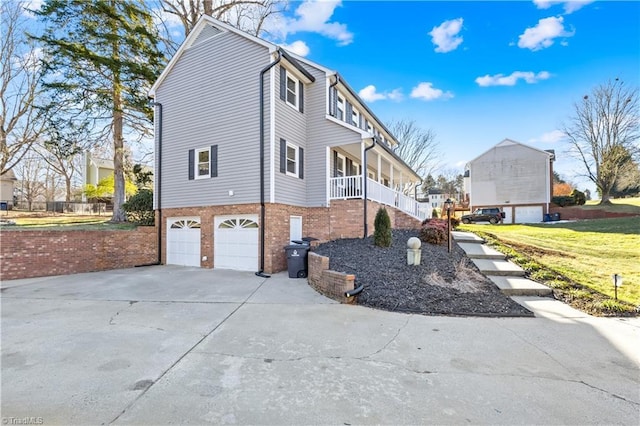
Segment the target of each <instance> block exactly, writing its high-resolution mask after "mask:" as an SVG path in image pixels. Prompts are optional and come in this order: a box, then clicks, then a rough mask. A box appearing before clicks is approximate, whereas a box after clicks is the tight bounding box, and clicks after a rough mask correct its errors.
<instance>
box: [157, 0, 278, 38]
mask: <svg viewBox="0 0 640 426" xmlns="http://www.w3.org/2000/svg"><path fill="white" fill-rule="evenodd" d="M286 4H287V2H286V1H283V0H190V1H189V2H186V1H183V0H162V10H163V11H165V12H166V13H170V14H172V15H175V16H177V17H178V18H179V19H180V22H182V25H183V26H184V35H185V36H187V35H189V33H190V32H191V30H192V29H193V27H194V26H195V24H196V22H198V19H200V17H201V16H202V15H209V16H212V17H214V18H216V19H219V20H221V21H223V22H226V23H228V24H230V25H232V26H234V27H236V28H239V29H241V30H243V31H246V32H248V33H249V34H253V35H256V36H257V35H259V34H260V32H261V31H262V29H263V26H264V23H265V20H266V19H267V18H268V17H270V16H272V15H276V14H279V13H281V12H282V11H283V10H284V8H285V7H286Z"/></svg>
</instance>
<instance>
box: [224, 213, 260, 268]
mask: <svg viewBox="0 0 640 426" xmlns="http://www.w3.org/2000/svg"><path fill="white" fill-rule="evenodd" d="M213 247H214V248H213V254H214V256H213V258H214V260H213V267H214V268H219V269H234V270H239V271H256V270H258V215H229V216H216V218H215V221H214V237H213Z"/></svg>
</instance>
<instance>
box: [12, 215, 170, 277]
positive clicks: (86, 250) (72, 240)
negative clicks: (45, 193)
mask: <svg viewBox="0 0 640 426" xmlns="http://www.w3.org/2000/svg"><path fill="white" fill-rule="evenodd" d="M0 239H1V241H0V280H2V281H4V280H13V279H18V278H33V277H43V276H50V275H63V274H76V273H80V272H92V271H104V270H109V269H119V268H130V267H133V266H136V265H142V264H149V263H154V262H156V261H157V256H158V254H157V251H156V249H157V245H158V244H157V232H156V228H155V227H151V226H148V227H146V226H145V227H142V226H141V227H138V228H136V229H135V230H120V231H81V230H69V231H64V230H53V231H44V230H40V231H35V230H33V231H26V230H17V229H16V230H3V231H1V232H0Z"/></svg>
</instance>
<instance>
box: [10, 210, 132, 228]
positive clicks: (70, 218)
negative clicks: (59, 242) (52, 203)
mask: <svg viewBox="0 0 640 426" xmlns="http://www.w3.org/2000/svg"><path fill="white" fill-rule="evenodd" d="M0 219H9V220H11V221H13V222H15V225H13V226H3V227H2V230H20V229H22V230H25V229H47V230H69V229H83V230H99V229H131V228H134V227H135V225H132V224H130V223H109V220H110V219H111V216H110V215H108V216H85V215H69V214H59V215H55V216H53V215H52V216H44V215H25V216H17V215H16V216H13V217H12V216H9V217H6V216H4V215H3V216H1V217H0Z"/></svg>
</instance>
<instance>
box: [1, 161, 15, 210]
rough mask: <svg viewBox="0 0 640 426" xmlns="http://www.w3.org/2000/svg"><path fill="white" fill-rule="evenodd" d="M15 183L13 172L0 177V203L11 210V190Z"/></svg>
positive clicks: (9, 171) (10, 171)
mask: <svg viewBox="0 0 640 426" xmlns="http://www.w3.org/2000/svg"><path fill="white" fill-rule="evenodd" d="M16 181H17V179H16V175H15V174H14V173H13V170H8V171H6V172H5V173H3V174H2V175H0V202H2V203H7V209H11V208H13V188H14V185H15V182H16Z"/></svg>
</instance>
